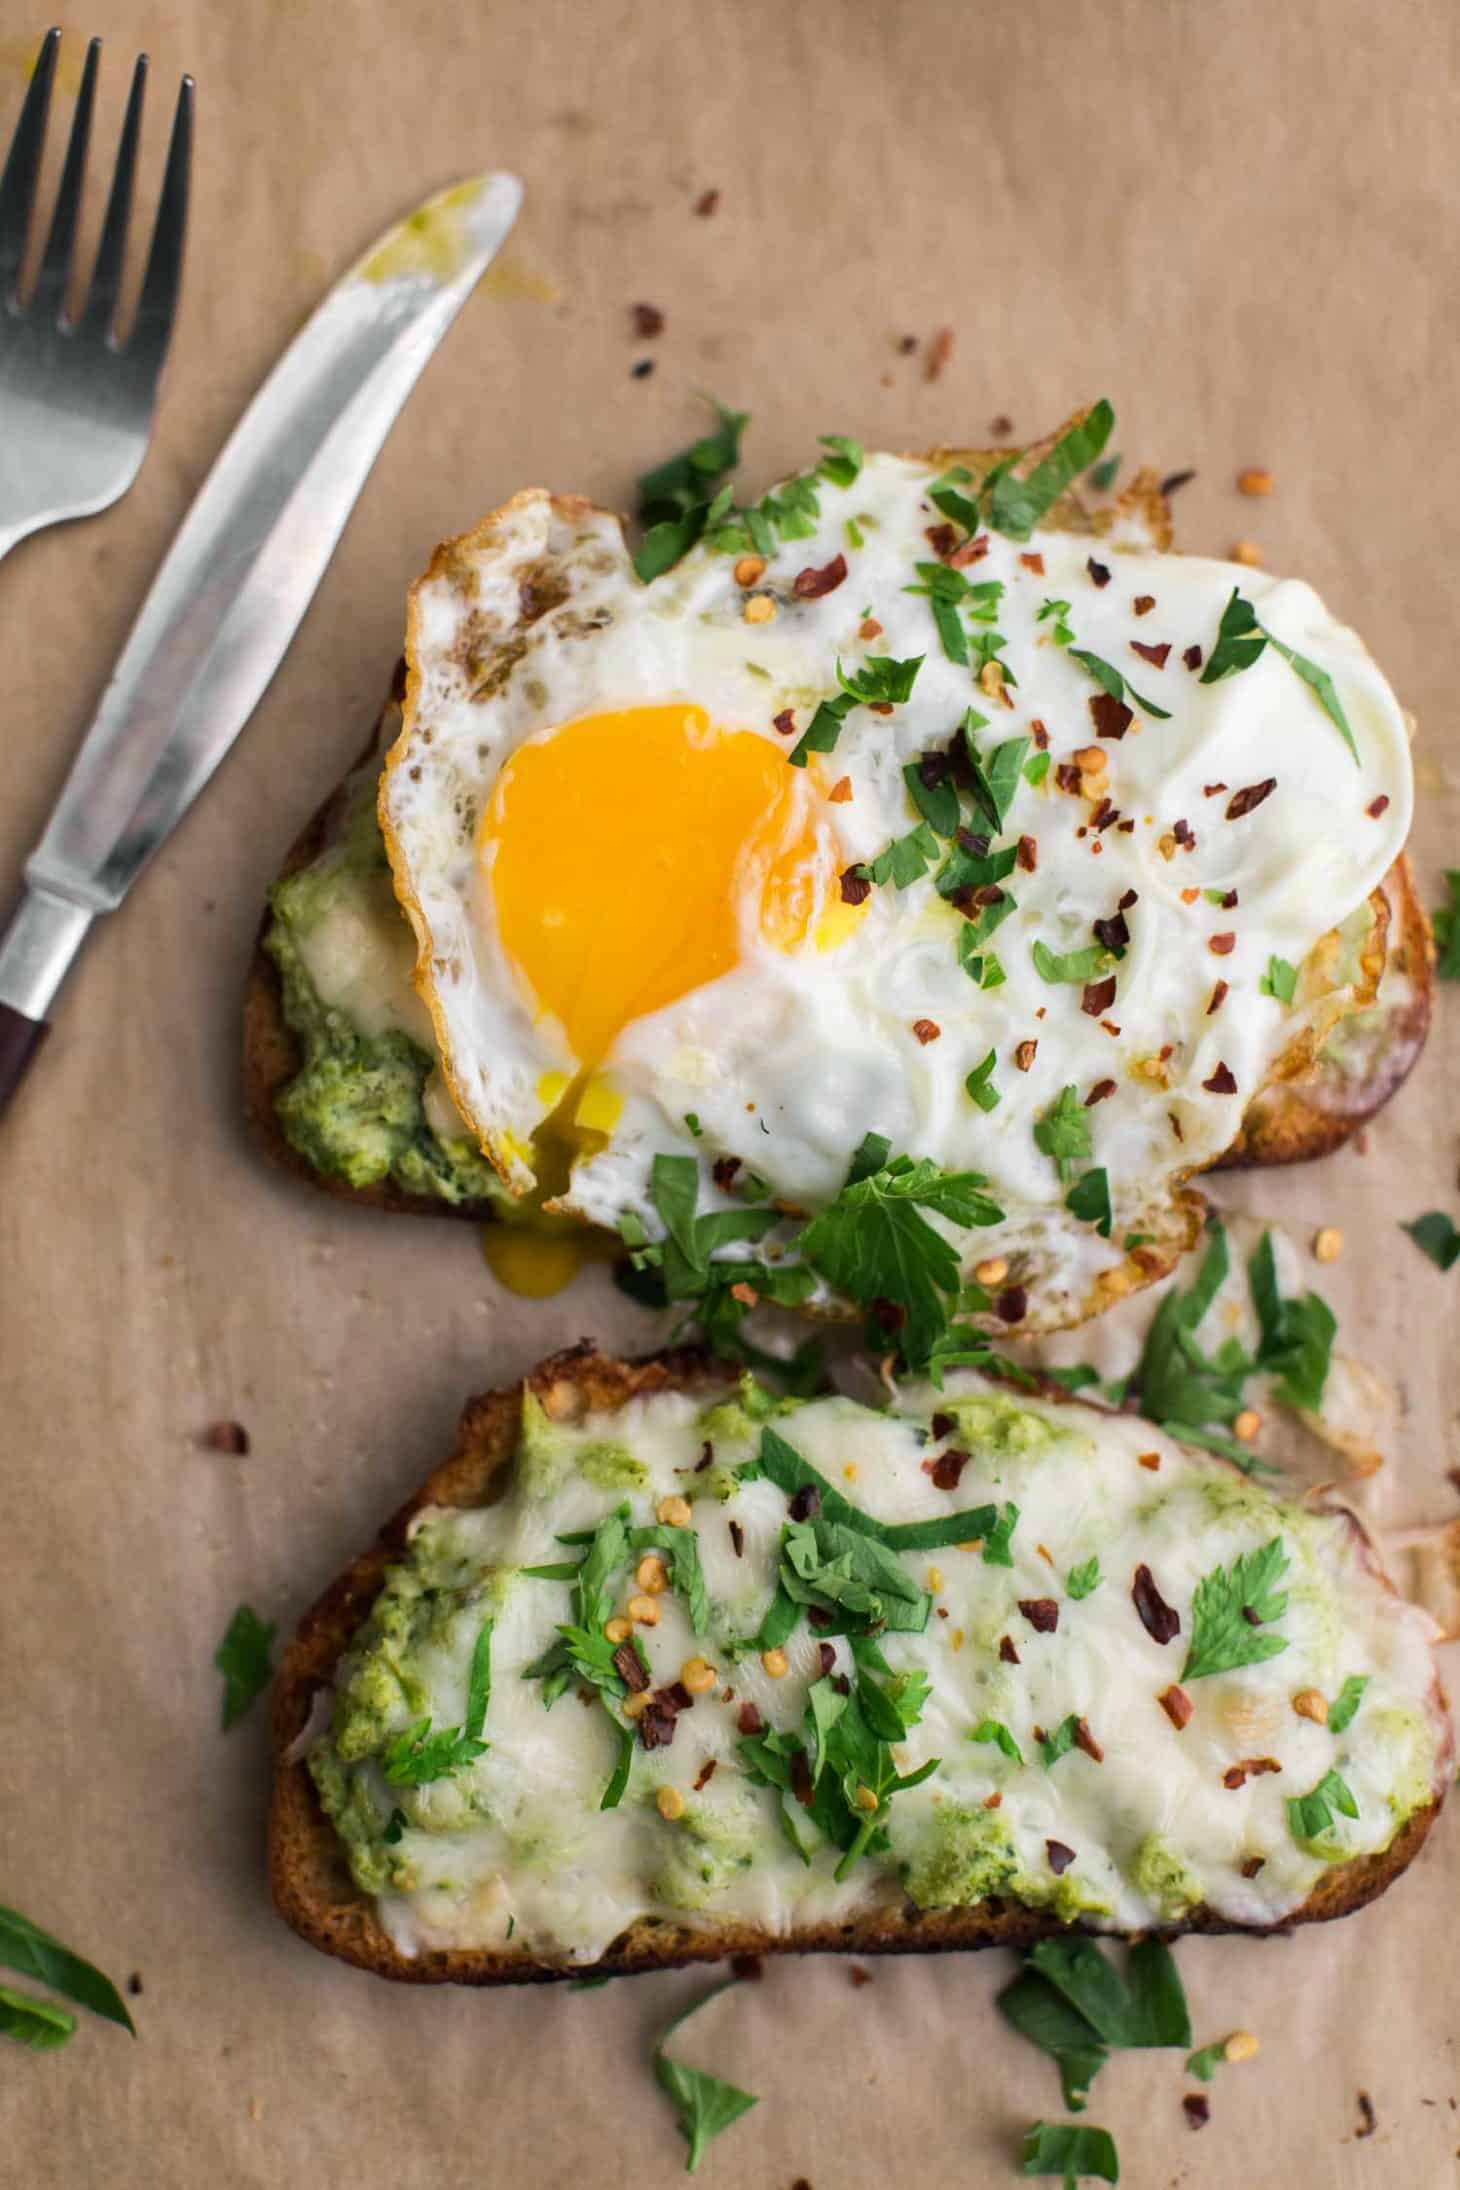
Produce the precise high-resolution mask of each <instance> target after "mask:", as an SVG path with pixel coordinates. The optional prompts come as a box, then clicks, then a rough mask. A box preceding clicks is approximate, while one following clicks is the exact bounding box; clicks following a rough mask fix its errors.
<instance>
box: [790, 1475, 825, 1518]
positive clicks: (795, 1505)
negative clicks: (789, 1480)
mask: <svg viewBox="0 0 1460 2190" xmlns="http://www.w3.org/2000/svg"><path fill="white" fill-rule="evenodd" d="M788 1510H789V1512H790V1515H791V1519H792V1520H793V1521H812V1520H814V1519H815V1518H816V1516H817V1514H818V1513H820V1511H821V1492H820V1491H819V1490H818V1489H817V1487H816V1485H815V1484H814V1483H803V1484H802V1485H801V1488H800V1489H799V1490H798V1491H797V1492H796V1494H795V1496H794V1497H793V1498H792V1500H791V1503H790V1507H789V1509H788Z"/></svg>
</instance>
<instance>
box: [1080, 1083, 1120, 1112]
mask: <svg viewBox="0 0 1460 2190" xmlns="http://www.w3.org/2000/svg"><path fill="white" fill-rule="evenodd" d="M1114 1093H1115V1082H1114V1080H1097V1081H1096V1082H1095V1085H1094V1086H1093V1087H1092V1088H1091V1090H1090V1092H1089V1094H1088V1095H1087V1096H1086V1097H1085V1108H1086V1109H1087V1110H1093V1109H1094V1107H1095V1105H1096V1103H1103V1102H1104V1101H1105V1098H1106V1096H1107V1095H1113V1094H1114Z"/></svg>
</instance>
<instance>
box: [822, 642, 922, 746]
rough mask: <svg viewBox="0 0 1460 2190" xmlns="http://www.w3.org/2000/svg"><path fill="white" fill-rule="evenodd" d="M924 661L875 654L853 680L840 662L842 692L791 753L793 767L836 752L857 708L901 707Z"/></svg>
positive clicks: (828, 702) (838, 676)
mask: <svg viewBox="0 0 1460 2190" xmlns="http://www.w3.org/2000/svg"><path fill="white" fill-rule="evenodd" d="M923 659H924V657H923V656H922V655H921V654H917V655H914V657H913V658H912V660H911V661H897V660H895V659H894V658H893V656H892V655H890V654H873V655H871V656H869V658H868V659H867V660H866V661H865V662H863V664H862V666H861V668H860V669H858V670H854V671H853V673H852V675H851V676H848V675H847V673H846V671H845V670H844V669H843V668H842V665H841V663H840V661H838V663H837V665H836V681H837V684H838V686H839V688H840V689H839V690H838V691H837V692H836V693H835V695H834V696H833V697H832V698H831V699H828V700H823V701H822V702H821V704H820V706H819V707H818V708H817V710H816V712H815V714H814V715H813V716H812V718H811V720H810V722H809V723H808V724H807V727H806V729H805V731H804V733H803V734H802V736H801V738H800V740H799V742H798V743H797V744H796V746H795V747H794V748H793V750H792V752H791V755H790V761H791V766H792V767H793V768H804V767H805V766H806V762H807V757H808V756H809V755H810V754H812V753H830V752H834V751H835V749H836V742H837V739H838V738H839V737H840V736H841V734H842V724H843V723H844V722H845V721H846V719H847V716H848V715H849V714H850V713H851V711H852V709H853V708H854V707H898V706H901V704H902V703H903V701H904V700H906V699H909V698H910V697H911V695H912V688H913V686H914V684H916V682H917V675H918V671H919V670H920V669H921V668H922V666H923Z"/></svg>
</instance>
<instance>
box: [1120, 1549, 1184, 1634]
mask: <svg viewBox="0 0 1460 2190" xmlns="http://www.w3.org/2000/svg"><path fill="white" fill-rule="evenodd" d="M1130 1593H1131V1602H1132V1603H1133V1604H1134V1606H1135V1608H1136V1611H1137V1612H1138V1614H1139V1615H1140V1622H1141V1625H1142V1627H1143V1628H1144V1629H1145V1631H1146V1633H1147V1634H1148V1635H1149V1636H1150V1638H1151V1640H1152V1642H1158V1643H1169V1642H1170V1640H1171V1638H1172V1636H1173V1635H1179V1634H1180V1633H1181V1614H1180V1613H1179V1612H1178V1611H1177V1610H1176V1607H1175V1606H1174V1605H1169V1604H1167V1602H1166V1600H1165V1598H1164V1597H1163V1596H1162V1595H1161V1592H1160V1590H1159V1589H1158V1588H1157V1587H1156V1583H1155V1578H1154V1576H1153V1575H1152V1573H1151V1570H1150V1568H1149V1567H1148V1566H1138V1567H1137V1568H1136V1571H1135V1579H1134V1580H1133V1581H1132V1583H1131V1590H1130Z"/></svg>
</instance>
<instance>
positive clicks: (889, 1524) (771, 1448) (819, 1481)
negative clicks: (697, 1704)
mask: <svg viewBox="0 0 1460 2190" xmlns="http://www.w3.org/2000/svg"><path fill="white" fill-rule="evenodd" d="M736 1472H737V1474H738V1476H739V1478H740V1480H741V1482H743V1483H748V1482H754V1481H755V1480H756V1479H757V1478H758V1477H760V1476H765V1477H767V1478H768V1479H769V1480H770V1481H771V1482H772V1483H774V1484H775V1486H776V1488H777V1489H778V1490H783V1491H784V1492H785V1493H786V1496H787V1497H788V1498H794V1497H795V1496H796V1494H797V1492H798V1491H810V1490H814V1491H815V1492H816V1494H817V1498H818V1501H819V1503H818V1506H817V1513H816V1522H817V1523H818V1524H825V1525H828V1526H833V1525H834V1526H836V1527H838V1528H843V1529H851V1530H854V1531H855V1532H856V1533H857V1534H858V1535H860V1536H863V1537H867V1538H870V1539H871V1540H872V1541H874V1542H876V1543H878V1544H881V1545H883V1546H885V1547H886V1549H887V1550H888V1551H891V1552H900V1551H940V1550H942V1549H943V1548H944V1546H945V1545H948V1544H966V1543H972V1542H974V1541H975V1540H976V1539H977V1540H980V1541H982V1542H983V1545H984V1561H985V1563H986V1564H987V1565H989V1566H1008V1565H1009V1564H1010V1563H1011V1562H1010V1559H1009V1555H1008V1543H1009V1537H1010V1536H1011V1535H1012V1533H1013V1530H1014V1525H1015V1523H1016V1522H1017V1521H1018V1518H1019V1508H1018V1507H1017V1506H1015V1505H1006V1506H1005V1507H1004V1509H1003V1513H1002V1515H1001V1514H1000V1511H999V1509H998V1507H997V1506H993V1505H987V1506H966V1507H964V1508H963V1510H962V1511H961V1512H958V1513H944V1514H939V1515H938V1516H937V1517H936V1518H934V1519H932V1520H928V1521H878V1520H875V1519H874V1518H873V1516H872V1515H871V1514H870V1513H867V1512H865V1511H864V1510H863V1508H862V1507H861V1506H854V1505H853V1504H852V1502H851V1500H850V1499H849V1498H844V1497H843V1496H842V1493H841V1492H840V1491H839V1490H838V1489H837V1488H836V1485H835V1484H834V1483H829V1482H828V1481H827V1479H826V1477H825V1476H824V1475H823V1474H822V1473H821V1471H820V1470H819V1469H818V1468H815V1467H813V1466H812V1464H811V1462H810V1461H809V1460H808V1459H806V1458H805V1456H804V1455H803V1454H802V1453H799V1452H798V1451H797V1450H796V1448H795V1446H794V1445H792V1444H789V1443H788V1442H787V1441H786V1439H785V1438H784V1437H782V1436H781V1435H780V1434H779V1432H778V1431H776V1430H773V1429H771V1428H770V1427H769V1426H767V1427H765V1428H764V1429H762V1431H761V1436H760V1450H759V1452H758V1453H757V1454H756V1456H755V1458H754V1460H750V1461H747V1462H746V1463H745V1465H744V1466H743V1467H741V1468H739V1469H737V1471H736ZM804 1525H805V1524H802V1523H790V1524H788V1526H790V1527H793V1528H795V1527H802V1526H804ZM847 1548H848V1547H847V1546H846V1545H844V1544H838V1545H837V1547H836V1550H837V1553H838V1555H840V1554H841V1553H842V1552H844V1551H846V1550H847ZM857 1556H860V1554H857ZM877 1571H878V1572H880V1573H886V1572H887V1569H886V1568H885V1567H882V1566H880V1564H879V1565H877ZM908 1586H909V1585H907V1584H906V1578H905V1577H904V1576H903V1575H902V1570H901V1568H899V1569H898V1570H897V1577H896V1578H895V1579H894V1580H893V1582H892V1584H891V1587H892V1588H893V1591H894V1594H899V1595H903V1596H906V1595H907V1594H908ZM913 1594H915V1595H916V1596H919V1597H925V1594H926V1593H925V1592H924V1591H922V1590H920V1589H919V1590H916V1591H914V1592H913ZM926 1624H927V1621H926V1613H925V1614H924V1616H923V1617H922V1618H920V1619H919V1620H918V1621H917V1631H918V1632H921V1630H922V1629H923V1627H924V1626H925V1625H926ZM782 1639H783V1640H784V1638H782Z"/></svg>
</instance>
